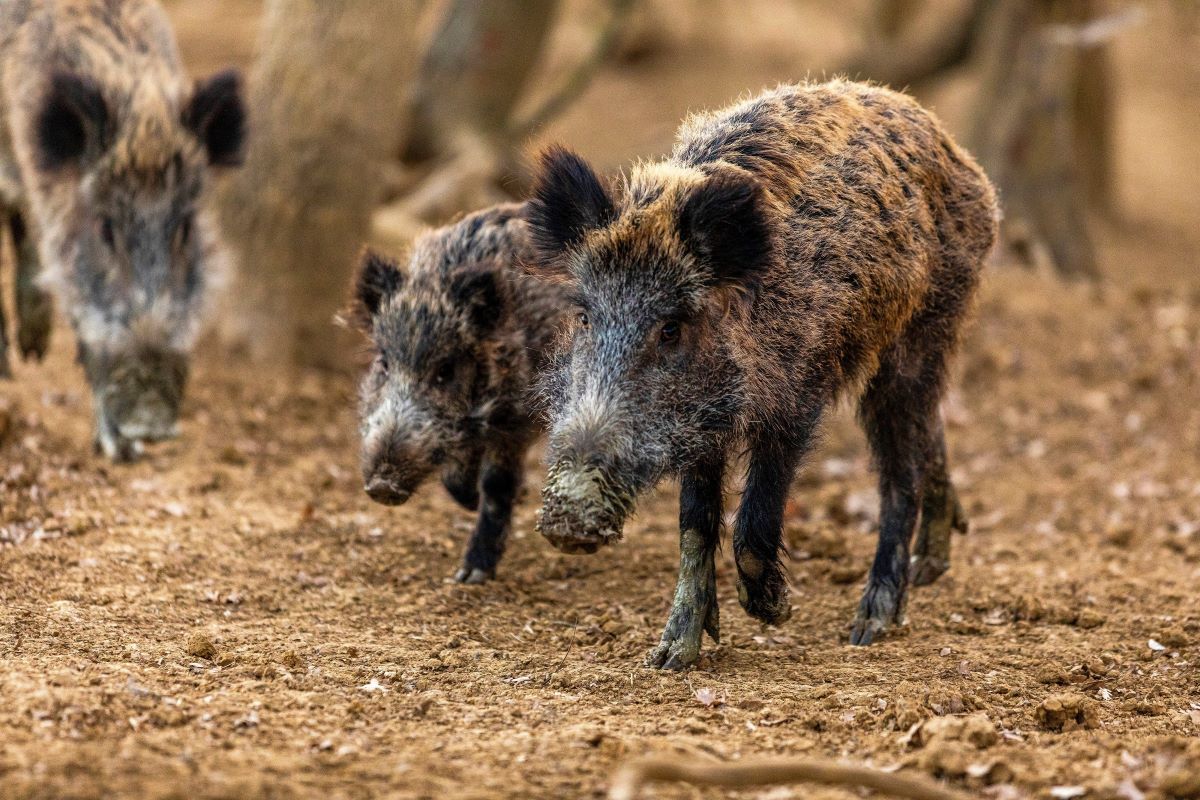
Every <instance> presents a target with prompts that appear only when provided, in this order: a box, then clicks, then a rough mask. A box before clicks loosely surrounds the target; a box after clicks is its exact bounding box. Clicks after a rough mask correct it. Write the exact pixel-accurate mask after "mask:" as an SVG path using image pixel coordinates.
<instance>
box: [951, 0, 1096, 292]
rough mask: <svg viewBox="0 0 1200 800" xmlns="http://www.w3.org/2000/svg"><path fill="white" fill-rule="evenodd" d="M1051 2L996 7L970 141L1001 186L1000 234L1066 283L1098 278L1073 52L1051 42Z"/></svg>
mask: <svg viewBox="0 0 1200 800" xmlns="http://www.w3.org/2000/svg"><path fill="white" fill-rule="evenodd" d="M1055 6H1056V4H1054V3H1031V2H1028V0H1001V1H1000V2H997V3H996V4H994V5H993V6H992V7H991V10H990V14H991V16H990V17H989V19H988V23H987V24H986V25H985V26H984V30H986V31H987V36H985V37H984V39H983V40H982V41H981V42H980V55H981V60H982V64H983V71H984V74H983V81H982V85H981V88H980V91H979V95H978V97H979V101H978V106H977V107H978V112H977V113H976V114H975V129H974V131H973V132H972V135H971V144H972V146H973V148H974V150H975V153H976V155H977V156H978V157H979V159H980V161H981V162H982V163H983V164H984V166H985V167H986V168H987V170H988V174H989V175H991V177H992V179H993V180H994V181H995V182H996V184H997V185H999V186H1000V188H1001V196H1002V197H1003V199H1004V206H1005V215H1006V219H1007V224H1006V228H1007V230H1008V231H1009V233H1010V234H1012V233H1013V232H1014V231H1020V232H1022V236H1024V237H1026V238H1027V239H1028V241H1026V242H1023V243H1022V242H1017V244H1024V245H1025V246H1026V247H1027V249H1028V250H1029V251H1030V252H1031V253H1037V252H1039V251H1044V252H1046V253H1048V255H1049V259H1050V261H1051V262H1052V263H1053V265H1054V268H1055V269H1056V270H1057V271H1058V272H1059V273H1060V274H1062V275H1065V276H1069V277H1087V278H1095V277H1097V276H1098V272H1097V267H1096V260H1095V248H1094V246H1093V244H1092V239H1091V236H1090V234H1089V232H1088V226H1087V200H1086V196H1085V192H1084V183H1083V180H1082V179H1081V177H1080V175H1081V172H1082V171H1083V170H1082V168H1081V167H1082V165H1081V163H1080V159H1081V157H1083V156H1084V155H1086V154H1083V153H1081V151H1080V148H1079V144H1078V142H1079V136H1080V132H1079V131H1078V116H1077V110H1076V103H1077V97H1078V91H1079V90H1078V86H1079V85H1080V81H1084V80H1094V79H1095V76H1089V75H1082V74H1081V63H1080V58H1079V52H1080V51H1079V50H1078V48H1077V47H1075V46H1073V45H1070V44H1066V43H1063V42H1060V41H1056V40H1055V39H1054V37H1052V36H1051V35H1050V31H1049V28H1048V25H1049V23H1051V22H1054V21H1056V19H1055V17H1054V16H1053V15H1054V14H1056V13H1060V12H1061V8H1055Z"/></svg>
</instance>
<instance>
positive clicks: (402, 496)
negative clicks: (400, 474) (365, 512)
mask: <svg viewBox="0 0 1200 800" xmlns="http://www.w3.org/2000/svg"><path fill="white" fill-rule="evenodd" d="M365 488H366V491H367V496H369V497H370V498H371V499H372V500H374V501H375V502H376V503H382V504H383V505H385V506H398V505H403V504H404V502H405V501H407V500H408V498H409V497H411V496H412V492H411V491H409V490H408V489H405V488H403V487H402V486H400V484H399V483H397V482H396V481H395V480H393V479H392V478H391V477H390V476H388V475H372V476H371V477H370V478H369V479H367V484H366V487H365Z"/></svg>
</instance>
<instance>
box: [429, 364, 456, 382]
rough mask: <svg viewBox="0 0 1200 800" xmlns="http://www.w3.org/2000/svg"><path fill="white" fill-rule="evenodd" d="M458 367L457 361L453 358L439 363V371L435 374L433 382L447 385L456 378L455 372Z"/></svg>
mask: <svg viewBox="0 0 1200 800" xmlns="http://www.w3.org/2000/svg"><path fill="white" fill-rule="evenodd" d="M456 367H457V362H456V361H454V360H453V359H447V360H445V361H443V362H442V363H441V364H439V365H438V369H437V372H436V373H435V374H434V376H433V382H434V383H436V384H437V385H438V386H445V385H446V384H448V383H450V381H452V380H454V373H455V370H456Z"/></svg>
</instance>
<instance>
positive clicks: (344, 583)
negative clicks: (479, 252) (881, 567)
mask: <svg viewBox="0 0 1200 800" xmlns="http://www.w3.org/2000/svg"><path fill="white" fill-rule="evenodd" d="M726 5H728V4H724V3H716V4H711V5H710V6H706V7H709V8H716V9H718V10H720V9H725V11H723V12H722V13H729V10H728V9H726ZM172 9H173V13H174V14H175V15H176V18H177V19H178V20H179V23H180V25H181V40H182V42H183V44H184V48H185V52H186V53H187V55H188V58H189V61H191V62H192V63H193V64H196V65H197V66H198V69H200V70H203V69H208V68H210V67H212V66H216V65H218V64H219V63H220V62H221V61H222V60H223V59H224V58H225V57H228V58H232V59H234V60H240V59H244V58H246V57H247V56H248V54H249V52H250V46H249V44H248V43H250V42H252V41H253V23H254V18H255V17H254V14H253V13H252V12H253V4H250V3H246V2H226V3H217V2H207V0H206V1H205V2H199V0H197V2H195V3H183V2H180V3H176V4H174V5H173V6H172ZM230 9H232V11H230ZM214 10H221V11H222V13H230V14H232V15H231V16H228V17H221V20H224V21H225V26H224V27H222V25H221V24H214V23H213V22H212V18H211V12H213V11H214ZM230 26H233V29H232V30H231V29H230ZM683 27H684V28H685V29H686V30H683V32H682V33H678V34H677V35H678V37H681V38H680V39H679V41H683V42H697V41H699V42H706V43H707V44H705V45H704V46H705V47H707V48H708V50H706V51H704V52H703V53H700V54H698V53H697V52H695V50H694V49H693V50H689V49H687V47H686V46H684V45H681V44H680V43H679V41H676V42H675V43H674V44H673V45H672V47H673V49H672V50H670V51H669V52H668V54H667V55H666V56H663V57H660V58H659V59H656V60H651V61H650V62H649V63H639V64H638V65H635V66H633V67H626V68H623V69H620V70H611V71H609V72H607V73H606V74H605V75H604V76H602V79H601V81H600V83H599V84H598V85H597V86H596V87H595V89H594V91H592V92H591V93H590V94H589V95H588V97H587V98H586V100H585V101H584V102H583V103H582V104H581V105H580V106H579V107H577V108H576V109H574V110H573V111H572V112H571V114H570V115H569V116H568V118H566V119H565V120H563V121H562V122H561V123H560V124H559V125H558V126H557V128H556V131H557V133H558V134H559V135H561V136H563V137H564V138H567V139H569V140H572V141H578V142H580V143H581V144H582V146H583V148H584V149H585V151H589V152H591V153H592V154H596V155H598V157H601V158H606V159H608V161H609V163H612V164H617V163H620V162H621V161H624V160H626V159H628V158H630V157H632V156H633V155H634V154H653V153H655V152H661V151H662V150H663V149H665V148H666V147H667V145H668V143H669V139H670V134H671V130H672V128H673V127H674V124H675V123H674V120H675V119H676V118H677V117H678V116H679V114H680V113H682V111H683V110H684V109H686V108H687V107H688V106H700V105H703V104H705V103H708V102H719V101H721V100H722V99H725V98H724V97H717V98H713V97H711V96H710V95H711V94H713V93H717V92H719V93H721V94H722V95H725V96H730V95H736V94H737V93H738V92H740V91H742V90H744V89H749V88H754V87H757V86H760V85H763V84H764V83H768V82H772V81H774V80H775V79H779V78H786V77H795V76H797V75H802V74H803V72H804V71H805V70H804V69H802V68H801V65H802V64H803V63H805V62H806V61H807V62H808V63H810V64H811V63H812V60H811V58H810V56H811V55H812V53H814V52H817V51H816V50H815V49H814V48H815V47H816V45H815V44H812V42H813V40H814V38H819V37H820V36H822V35H824V32H823V29H820V28H819V27H818V28H817V29H815V31H809V32H806V33H802V34H798V37H799V41H800V42H801V45H803V46H801V45H797V48H798V49H797V51H796V52H795V53H793V52H791V51H787V50H785V49H784V45H783V44H782V43H781V37H780V36H778V35H775V36H774V38H771V39H770V42H771V44H770V47H758V48H755V47H754V46H753V43H752V42H749V41H742V39H740V38H739V39H730V41H728V42H725V43H724V44H721V43H714V41H713V40H712V38H711V37H712V34H711V32H706V31H710V27H711V26H709V27H705V28H704V30H700V31H695V30H691V29H690V28H688V26H683ZM1177 28H1178V23H1177V21H1176V20H1175V17H1174V16H1173V15H1172V14H1170V13H1168V12H1167V11H1165V10H1164V7H1159V6H1153V7H1152V11H1151V13H1150V15H1149V19H1148V21H1147V22H1146V23H1145V24H1144V25H1143V26H1142V27H1141V28H1140V29H1138V30H1137V31H1134V32H1131V33H1130V34H1129V35H1128V36H1127V37H1126V39H1125V40H1124V41H1122V43H1121V44H1120V46H1119V49H1118V55H1119V61H1120V64H1121V65H1122V69H1121V70H1120V71H1119V74H1120V75H1121V76H1122V83H1121V87H1120V88H1121V92H1122V98H1123V102H1122V106H1121V108H1122V110H1121V115H1120V117H1119V134H1120V135H1119V139H1118V147H1119V154H1120V170H1119V179H1120V199H1121V211H1120V217H1119V219H1118V220H1117V221H1115V222H1112V223H1109V224H1106V225H1103V226H1102V227H1101V228H1100V230H1101V233H1100V237H1101V251H1102V257H1103V263H1102V267H1103V269H1104V272H1105V275H1106V281H1105V283H1104V284H1103V285H1102V286H1076V285H1066V284H1064V283H1062V282H1059V281H1058V280H1056V279H1054V278H1053V277H1049V276H1042V275H1035V274H1031V273H1029V272H1027V271H1023V270H1021V269H1019V268H1017V267H1014V266H1012V265H1010V264H1005V263H1003V260H1002V262H1001V263H998V264H996V265H994V266H993V267H992V269H991V270H990V275H989V279H988V281H987V285H986V287H985V289H984V291H983V293H982V298H981V301H980V304H979V310H978V313H977V320H976V322H975V324H974V325H973V327H972V330H971V332H970V334H969V336H968V338H967V341H966V343H965V346H964V351H963V355H962V357H961V358H960V360H959V364H958V368H957V369H956V377H955V382H954V384H955V388H954V391H953V392H952V393H951V395H950V397H949V398H948V401H947V403H946V406H945V416H946V420H947V428H948V439H949V445H950V451H951V463H952V466H953V476H954V480H955V482H956V483H957V485H958V487H959V490H960V493H961V495H962V497H963V500H964V504H965V505H966V507H967V511H968V514H969V516H970V518H971V520H972V530H971V532H970V533H969V534H968V535H966V536H961V537H960V536H956V537H955V540H954V555H953V561H954V564H953V568H952V569H951V571H950V572H949V573H948V574H946V575H945V576H944V577H943V578H942V579H941V580H940V581H939V582H937V583H936V584H934V585H933V586H930V587H926V588H922V589H918V590H915V591H914V592H913V593H912V596H911V601H910V604H909V609H908V613H909V623H908V624H907V625H906V626H905V627H904V628H902V629H901V630H899V631H897V632H895V633H894V634H893V635H891V636H889V637H888V638H887V639H885V640H884V641H882V642H879V643H877V644H875V645H873V646H871V647H870V648H851V647H849V646H848V645H847V644H846V639H847V631H848V626H849V623H850V620H851V619H852V617H853V614H854V608H855V604H856V602H857V599H858V596H859V593H860V591H861V585H862V581H863V577H864V575H865V572H866V568H867V566H868V564H869V561H870V558H871V555H872V553H873V551H874V528H875V524H876V513H877V511H876V504H877V498H876V497H875V495H874V489H873V477H872V475H871V473H870V470H869V464H868V461H867V455H866V449H865V446H864V443H863V441H862V437H861V435H860V434H859V432H858V431H857V430H856V428H855V425H854V422H853V418H852V415H851V414H850V413H848V411H846V412H843V413H841V414H840V415H839V416H838V417H836V418H835V419H833V420H831V422H830V424H829V426H828V435H827V437H826V439H825V441H824V443H823V444H822V446H821V448H820V450H819V451H818V452H817V453H816V454H815V455H814V457H813V459H812V460H811V463H810V465H809V467H808V468H807V469H806V471H805V472H804V473H803V475H802V476H801V477H800V478H799V479H798V480H797V483H796V486H795V489H794V491H793V493H792V499H791V502H790V504H789V507H788V516H787V529H786V533H787V541H788V548H789V551H790V553H791V556H792V559H791V562H790V569H791V582H792V591H793V603H794V606H795V610H794V614H793V616H792V618H791V619H790V620H789V621H788V622H787V623H785V624H784V625H782V626H780V627H778V628H773V627H766V628H764V627H763V626H761V625H759V624H757V623H755V622H752V621H751V620H749V619H748V618H747V617H746V616H745V615H744V614H743V613H742V612H741V610H740V608H739V607H738V604H737V600H736V594H735V591H734V588H733V583H732V576H733V567H732V563H731V562H730V561H729V559H728V553H727V552H726V553H725V554H723V556H722V558H721V560H720V564H719V567H718V570H719V577H718V592H719V595H720V602H721V617H722V635H723V639H722V641H721V642H720V644H719V645H718V644H713V643H712V642H706V650H705V654H704V656H703V658H702V661H701V663H700V665H699V666H698V668H697V669H695V670H694V671H692V672H690V673H687V674H683V675H679V674H664V673H661V672H657V671H653V670H649V669H646V668H643V667H642V666H641V659H642V657H643V656H644V654H645V653H646V651H647V650H648V649H649V648H650V647H651V646H652V645H653V644H654V643H655V642H656V641H657V638H658V635H659V632H660V630H661V627H660V626H661V625H662V623H663V622H664V621H665V617H666V612H667V609H668V607H669V603H670V598H671V594H672V590H673V585H674V577H675V570H676V554H677V546H676V527H675V516H676V505H675V502H676V501H675V492H676V487H674V486H670V485H665V486H663V487H662V488H661V490H660V491H658V492H657V493H655V494H654V495H652V496H651V497H649V498H647V499H646V501H645V502H644V503H643V504H642V506H641V508H640V512H639V514H638V515H637V517H636V518H635V519H634V520H633V521H632V522H631V524H630V525H629V527H628V528H627V531H626V537H625V541H624V542H622V543H621V544H619V545H617V546H615V547H612V548H609V549H606V550H604V551H602V552H600V553H597V554H596V555H594V556H587V557H579V556H575V557H573V556H564V555H560V554H558V553H557V552H555V551H554V550H553V549H552V548H551V547H550V546H549V545H548V544H546V543H545V542H544V541H542V540H541V537H540V536H538V534H537V533H536V532H535V531H534V529H533V520H534V513H535V511H536V506H537V502H536V501H537V489H538V485H539V482H540V479H541V478H540V467H539V464H538V462H537V461H536V459H533V458H531V461H530V464H529V471H528V475H529V487H528V490H527V492H526V494H525V497H524V499H523V501H522V502H521V504H520V507H519V510H518V513H517V519H516V531H515V533H514V535H513V537H512V541H511V544H510V548H509V554H508V556H507V557H506V560H505V561H504V563H503V564H502V566H501V570H500V575H499V577H498V579H497V580H496V581H494V582H492V583H489V584H486V585H483V586H461V585H457V584H454V583H452V582H450V581H449V580H448V576H449V575H451V574H452V573H453V571H454V569H455V567H456V566H457V563H458V558H459V554H460V550H461V547H462V545H463V543H464V541H465V537H466V534H467V531H468V530H469V527H470V524H471V521H472V520H471V517H470V515H469V514H467V513H465V512H463V511H461V510H459V509H458V508H457V507H456V506H454V504H453V503H452V502H451V501H450V500H449V499H448V498H447V497H446V496H445V495H444V494H443V493H442V492H441V490H440V489H439V488H437V487H434V486H430V487H427V488H426V490H425V491H423V492H422V493H421V494H420V495H419V496H418V497H417V498H415V499H414V500H413V501H411V502H410V503H409V504H408V505H407V506H405V507H403V508H401V509H386V508H383V507H380V506H376V505H372V504H371V503H370V501H369V500H368V499H367V497H366V496H365V495H364V494H363V492H362V488H361V484H360V480H359V477H358V474H357V464H356V438H355V414H354V410H353V398H354V386H353V379H352V377H351V376H349V375H327V374H315V373H303V372H302V373H296V372H290V371H285V370H282V369H277V368H273V367H271V366H269V365H268V366H265V367H264V366H263V365H256V364H248V363H243V362H241V361H239V360H237V359H236V358H234V357H231V356H228V355H227V354H224V353H222V352H221V351H220V349H219V347H217V346H216V345H209V346H207V347H206V348H204V351H203V352H202V354H201V356H200V358H199V363H198V365H197V367H196V372H195V377H194V383H193V385H192V389H191V392H190V394H189V396H188V398H187V402H186V408H185V411H184V421H183V436H182V438H181V439H179V440H178V441H175V442H172V443H168V444H165V445H161V446H157V447H155V448H154V449H153V450H152V451H151V452H150V454H149V456H148V458H146V459H145V460H144V461H142V462H141V463H138V464H135V465H132V466H121V467H115V466H111V465H108V464H106V463H104V462H103V461H101V460H100V459H98V458H96V457H94V456H92V455H91V453H90V448H89V419H90V413H89V398H88V394H87V391H86V387H85V385H84V382H83V377H82V375H81V374H80V372H79V370H78V368H77V367H76V366H75V365H74V364H73V363H72V350H73V343H72V341H71V337H70V335H69V333H68V332H66V331H65V330H62V329H61V328H60V330H59V331H58V333H57V337H56V340H55V344H54V347H53V350H52V353H51V355H50V357H49V359H48V361H47V362H46V363H45V364H43V365H27V366H24V367H21V368H18V376H17V380H16V381H14V382H12V383H9V384H5V385H4V386H3V387H0V796H2V797H5V798H65V797H69V798H107V797H115V796H122V797H151V798H174V797H188V798H193V797H197V798H274V797H324V798H362V797H436V798H442V797H463V798H475V797H479V798H483V797H601V796H603V794H604V792H605V791H606V786H607V782H608V778H609V776H610V775H611V773H612V771H613V770H614V768H615V767H616V766H617V765H619V764H620V763H622V762H623V761H624V760H625V759H628V758H631V757H634V756H638V755H642V754H645V753H668V754H677V755H678V756H679V757H681V758H682V757H687V758H698V759H712V760H727V759H739V758H747V757H757V756H805V755H812V756H824V757H833V758H837V759H844V760H847V761H852V762H855V763H866V764H872V765H875V766H879V767H886V768H902V769H907V770H912V771H915V772H920V773H924V774H927V775H932V776H935V777H938V778H941V779H944V780H946V781H948V782H949V783H950V784H952V785H954V786H956V787H959V788H961V789H964V790H966V791H967V792H968V793H969V794H971V795H974V796H984V797H996V798H1004V799H1005V800H1008V799H1009V798H1025V797H1038V798H1043V797H1058V798H1069V797H1088V798H1125V799H1126V800H1136V798H1140V797H1142V796H1143V795H1144V796H1146V797H1154V798H1166V797H1200V736H1198V735H1200V670H1198V668H1197V662H1198V661H1200V599H1198V598H1200V592H1198V590H1197V586H1198V584H1200V402H1198V399H1200V232H1198V231H1197V230H1196V228H1195V225H1194V221H1195V219H1196V215H1197V212H1200V208H1198V207H1197V204H1198V202H1200V201H1198V200H1197V195H1196V194H1195V192H1194V185H1195V180H1196V178H1197V177H1198V175H1200V170H1198V169H1197V164H1198V161H1200V158H1198V156H1197V153H1198V152H1200V136H1197V133H1196V130H1195V121H1196V119H1200V115H1197V114H1196V111H1197V110H1200V109H1197V101H1196V94H1197V79H1198V77H1200V57H1198V56H1197V55H1196V53H1197V52H1200V48H1196V47H1195V46H1194V45H1195V44H1196V43H1197V38H1196V36H1195V34H1194V32H1191V33H1188V32H1184V33H1181V32H1180V31H1179V30H1177ZM687 37H692V38H687ZM706 37H707V38H706ZM805 42H808V44H804V43H805ZM1181 42H1183V43H1187V42H1190V43H1191V44H1190V49H1183V50H1176V51H1174V54H1173V55H1172V56H1171V57H1170V58H1168V57H1167V56H1166V55H1159V53H1160V52H1165V50H1166V49H1168V44H1169V43H1175V44H1173V45H1170V47H1181V45H1180V44H1179V43H1181ZM718 45H720V47H724V48H725V49H724V50H721V49H720V47H718ZM804 47H808V48H809V49H808V50H805V49H803V48H804ZM1188 52H1190V53H1191V55H1187V53H1188ZM1181 54H1182V55H1181ZM1146 61H1150V62H1151V63H1153V64H1158V65H1160V66H1161V69H1158V68H1155V69H1154V70H1151V72H1153V74H1154V76H1155V77H1154V82H1153V83H1147V84H1143V83H1141V82H1139V80H1138V76H1139V75H1146V74H1150V73H1146V72H1144V71H1141V70H1137V69H1134V66H1135V65H1137V64H1141V63H1144V62H1146ZM730 64H732V65H735V66H734V67H730V66H729V65H730ZM1168 67H1169V68H1168ZM705 68H706V69H707V74H706V73H705V71H704V70H705ZM1124 76H1131V77H1129V78H1126V77H1124ZM956 91H960V92H961V89H956V88H955V87H954V86H951V87H950V88H949V89H948V90H947V92H946V97H947V99H946V100H945V102H946V104H947V105H946V108H947V109H950V111H951V112H952V110H953V108H954V106H953V96H954V93H955V92H956ZM667 95H669V98H670V102H666V101H665V100H664V97H666V96H667ZM607 108H618V109H619V110H618V111H617V112H615V113H616V114H617V115H618V116H619V117H620V121H619V122H620V124H614V125H611V126H609V128H608V129H606V128H604V127H603V126H596V125H595V124H594V120H595V119H597V118H608V119H611V116H609V117H604V116H603V115H604V114H605V113H606V112H605V109H607ZM639 115H640V116H641V118H642V124H638V125H634V124H633V121H634V118H635V117H638V116H639ZM948 116H951V114H950V113H948ZM589 123H593V124H589ZM598 127H599V128H600V130H597V128H598ZM732 504H733V497H732V496H731V498H730V503H729V505H730V507H732ZM647 796H654V797H662V798H693V797H712V798H715V797H734V796H736V797H754V798H764V799H765V798H771V799H772V800H782V799H783V798H789V797H814V798H818V797H819V798H851V797H857V796H859V795H857V794H854V793H850V792H844V791H840V790H810V789H808V788H806V787H792V788H777V789H758V790H745V791H742V792H734V793H730V792H722V791H716V790H698V789H694V788H689V787H680V786H675V787H661V788H656V789H654V790H653V792H652V793H648V794H647Z"/></svg>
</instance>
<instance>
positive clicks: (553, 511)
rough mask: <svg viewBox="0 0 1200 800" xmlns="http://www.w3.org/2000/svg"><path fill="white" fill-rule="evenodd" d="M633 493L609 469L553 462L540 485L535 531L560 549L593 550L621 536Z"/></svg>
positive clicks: (581, 551) (571, 551)
mask: <svg viewBox="0 0 1200 800" xmlns="http://www.w3.org/2000/svg"><path fill="white" fill-rule="evenodd" d="M635 496H636V492H635V491H634V490H633V489H632V487H629V486H627V485H626V484H625V483H624V482H623V481H621V480H620V479H619V478H617V477H615V475H614V473H613V472H610V471H609V470H605V469H602V468H600V467H598V466H593V465H584V466H576V465H573V464H563V463H561V462H560V463H557V464H555V465H553V466H552V467H551V468H550V471H549V472H548V473H547V475H546V485H545V486H544V487H543V488H542V510H541V512H540V514H539V515H538V522H537V528H538V531H539V532H540V533H541V534H542V536H545V537H546V540H547V541H549V542H550V544H552V545H554V546H555V547H556V548H557V549H559V550H561V551H562V552H564V553H584V554H589V553H594V552H596V551H597V550H599V549H600V547H601V546H602V545H606V544H613V543H615V542H619V541H620V540H621V536H622V532H623V528H624V527H625V519H626V518H627V517H628V516H629V513H630V512H631V511H632V510H633V503H634V498H635Z"/></svg>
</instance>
